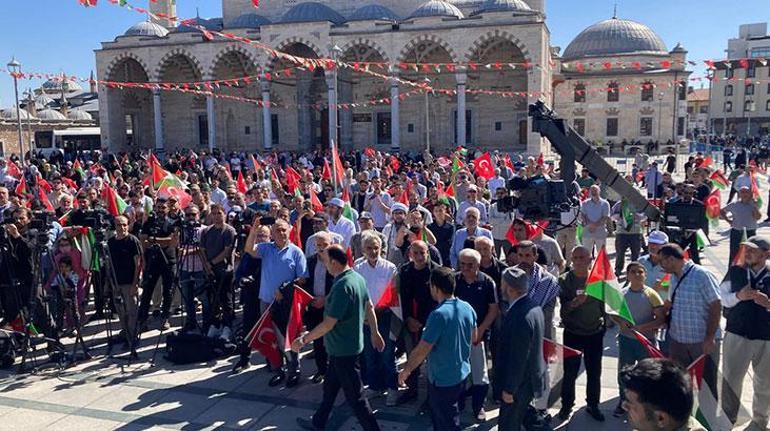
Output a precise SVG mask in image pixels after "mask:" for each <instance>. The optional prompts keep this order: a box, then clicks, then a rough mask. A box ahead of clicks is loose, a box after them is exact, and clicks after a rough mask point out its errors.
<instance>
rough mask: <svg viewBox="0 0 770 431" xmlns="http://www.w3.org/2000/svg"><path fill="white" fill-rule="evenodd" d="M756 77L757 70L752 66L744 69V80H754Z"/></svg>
mask: <svg viewBox="0 0 770 431" xmlns="http://www.w3.org/2000/svg"><path fill="white" fill-rule="evenodd" d="M755 76H757V69H756V68H755V67H754V65H753V64H752V65H749V68H748V69H746V78H754V77H755Z"/></svg>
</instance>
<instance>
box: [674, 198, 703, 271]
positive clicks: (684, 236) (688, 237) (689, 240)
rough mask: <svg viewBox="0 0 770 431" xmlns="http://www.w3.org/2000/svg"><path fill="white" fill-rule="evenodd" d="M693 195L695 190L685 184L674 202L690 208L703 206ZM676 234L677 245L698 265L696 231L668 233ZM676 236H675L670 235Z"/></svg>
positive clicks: (698, 253)
mask: <svg viewBox="0 0 770 431" xmlns="http://www.w3.org/2000/svg"><path fill="white" fill-rule="evenodd" d="M695 193H696V188H695V186H694V185H693V184H685V186H684V190H683V191H682V195H681V196H680V197H679V198H675V200H676V202H678V203H679V204H687V205H692V206H703V202H701V201H699V200H697V199H695ZM707 224H708V222H707V221H706V219H705V218H704V219H703V225H704V226H705V225H707ZM675 233H678V234H679V235H678V237H679V238H678V241H675V242H677V243H678V244H679V245H681V246H682V248H683V249H687V250H689V252H690V259H692V261H693V263H696V264H700V250H699V249H698V240H697V238H696V237H697V235H696V230H693V229H686V230H680V231H678V232H676V231H674V232H669V234H675ZM672 236H676V235H672Z"/></svg>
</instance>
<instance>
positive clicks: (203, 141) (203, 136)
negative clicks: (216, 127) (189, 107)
mask: <svg viewBox="0 0 770 431" xmlns="http://www.w3.org/2000/svg"><path fill="white" fill-rule="evenodd" d="M198 145H199V146H201V147H208V146H209V120H208V117H207V116H206V114H202V115H198Z"/></svg>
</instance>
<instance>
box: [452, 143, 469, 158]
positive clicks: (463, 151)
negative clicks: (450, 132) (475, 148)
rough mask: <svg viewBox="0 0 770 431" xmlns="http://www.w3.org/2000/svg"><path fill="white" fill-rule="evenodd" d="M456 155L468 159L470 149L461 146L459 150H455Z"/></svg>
mask: <svg viewBox="0 0 770 431" xmlns="http://www.w3.org/2000/svg"><path fill="white" fill-rule="evenodd" d="M455 154H457V155H458V156H460V157H462V158H467V157H468V149H467V148H465V147H463V146H462V145H460V146H458V147H457V148H455Z"/></svg>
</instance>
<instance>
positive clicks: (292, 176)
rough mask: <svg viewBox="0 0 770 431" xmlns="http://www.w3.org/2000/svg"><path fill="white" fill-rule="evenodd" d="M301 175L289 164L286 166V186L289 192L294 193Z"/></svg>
mask: <svg viewBox="0 0 770 431" xmlns="http://www.w3.org/2000/svg"><path fill="white" fill-rule="evenodd" d="M301 180H302V176H301V175H300V174H299V172H297V171H296V170H294V168H292V167H291V166H289V167H287V168H286V187H288V188H289V193H294V191H295V190H297V189H298V188H299V185H300V181H301Z"/></svg>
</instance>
